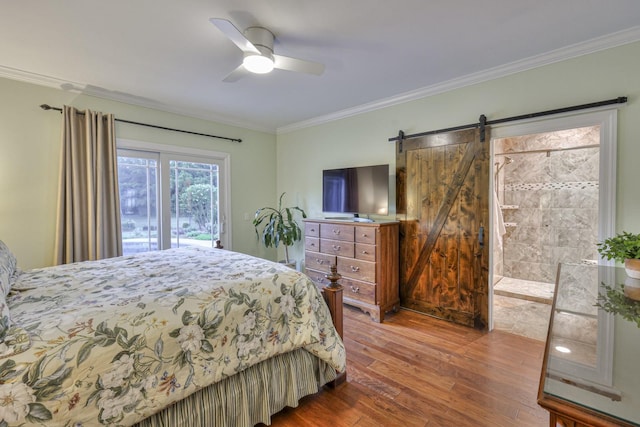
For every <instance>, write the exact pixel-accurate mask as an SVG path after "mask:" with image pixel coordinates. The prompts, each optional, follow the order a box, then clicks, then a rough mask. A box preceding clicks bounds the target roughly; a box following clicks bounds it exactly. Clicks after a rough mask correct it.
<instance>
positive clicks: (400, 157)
mask: <svg viewBox="0 0 640 427" xmlns="http://www.w3.org/2000/svg"><path fill="white" fill-rule="evenodd" d="M485 139H486V141H485V142H481V141H480V131H479V130H478V129H470V130H464V131H457V132H449V133H442V134H435V135H429V136H424V137H420V138H414V139H408V140H404V141H401V142H400V141H399V142H397V143H396V166H397V171H396V177H397V189H396V194H397V201H396V206H397V213H398V219H399V220H400V302H401V305H402V306H403V307H406V308H409V309H412V310H416V311H420V312H423V313H427V314H429V315H433V316H436V317H440V318H443V319H447V320H451V321H453V322H456V323H460V324H464V325H468V326H474V327H476V328H481V329H485V328H486V327H487V324H488V309H489V306H488V268H489V237H490V236H489V210H488V209H489V142H488V141H489V135H488V129H486V136H485Z"/></svg>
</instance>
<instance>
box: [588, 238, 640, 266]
mask: <svg viewBox="0 0 640 427" xmlns="http://www.w3.org/2000/svg"><path fill="white" fill-rule="evenodd" d="M598 252H599V253H600V255H602V256H603V257H605V258H607V259H609V260H610V259H615V260H616V261H620V262H624V260H625V259H640V234H633V233H629V232H626V231H623V232H622V234H618V235H616V236H614V237H610V238H608V239H606V240H605V241H604V242H601V243H598Z"/></svg>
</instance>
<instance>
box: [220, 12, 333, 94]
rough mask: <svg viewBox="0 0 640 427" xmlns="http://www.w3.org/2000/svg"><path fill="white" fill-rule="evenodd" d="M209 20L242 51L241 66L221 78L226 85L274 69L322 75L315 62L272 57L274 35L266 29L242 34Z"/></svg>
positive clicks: (226, 23) (226, 24)
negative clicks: (249, 75) (252, 74)
mask: <svg viewBox="0 0 640 427" xmlns="http://www.w3.org/2000/svg"><path fill="white" fill-rule="evenodd" d="M209 21H210V22H211V23H212V24H213V25H215V26H216V27H218V29H219V30H220V31H222V33H223V34H224V35H225V36H227V37H228V38H229V40H231V41H232V42H233V43H234V44H235V45H236V46H238V47H239V48H240V50H242V52H244V59H243V61H242V64H240V66H239V67H238V68H236V69H235V70H233V71H232V72H231V73H230V74H229V75H228V76H227V77H225V78H224V79H223V81H225V82H235V81H237V80H238V79H240V78H242V77H243V76H245V75H247V74H249V73H256V74H266V73H269V72H271V71H272V70H273V69H274V68H277V69H279V70H288V71H295V72H299V73H307V74H315V75H318V76H319V75H320V74H322V73H323V72H324V65H323V64H320V63H318V62H312V61H305V60H303V59H297V58H290V57H288V56H282V55H276V54H274V53H273V42H274V40H275V36H274V35H273V33H272V32H271V31H269V30H267V29H266V28H263V27H249V28H247V29H246V30H244V32H241V31H240V30H238V29H237V28H236V26H235V25H233V24H232V23H231V22H230V21H228V20H226V19H222V18H211V19H209Z"/></svg>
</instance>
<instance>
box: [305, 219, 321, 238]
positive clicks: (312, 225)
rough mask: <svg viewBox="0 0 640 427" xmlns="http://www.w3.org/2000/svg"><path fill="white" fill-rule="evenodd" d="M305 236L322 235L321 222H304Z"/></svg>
mask: <svg viewBox="0 0 640 427" xmlns="http://www.w3.org/2000/svg"><path fill="white" fill-rule="evenodd" d="M304 236H305V237H320V224H318V223H317V222H305V223H304Z"/></svg>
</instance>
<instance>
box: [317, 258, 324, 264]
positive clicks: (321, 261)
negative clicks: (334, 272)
mask: <svg viewBox="0 0 640 427" xmlns="http://www.w3.org/2000/svg"><path fill="white" fill-rule="evenodd" d="M316 262H317V263H318V264H320V265H322V264H324V260H323V259H318V258H316Z"/></svg>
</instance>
